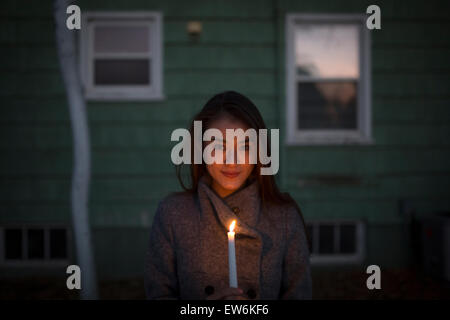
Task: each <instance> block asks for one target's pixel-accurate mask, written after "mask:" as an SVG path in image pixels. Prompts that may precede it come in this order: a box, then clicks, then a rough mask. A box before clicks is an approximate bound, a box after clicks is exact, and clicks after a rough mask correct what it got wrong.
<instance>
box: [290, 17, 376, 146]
mask: <svg viewBox="0 0 450 320" xmlns="http://www.w3.org/2000/svg"><path fill="white" fill-rule="evenodd" d="M366 18H367V17H366V16H365V15H359V14H333V15H331V14H287V15H286V26H285V27H286V29H285V32H286V125H287V134H286V143H287V145H316V144H333V145H334V144H372V143H374V141H373V138H372V125H371V122H372V118H371V117H372V111H371V74H370V72H371V52H370V41H371V40H370V31H369V30H368V29H367V27H366ZM299 22H302V23H305V22H306V23H356V24H358V25H359V26H360V38H359V58H360V59H359V70H360V72H359V74H360V76H359V79H358V93H357V101H358V103H357V104H358V105H357V129H356V130H349V129H339V130H335V129H334V130H331V129H330V130H324V129H317V130H305V129H303V130H300V129H297V128H298V126H297V119H298V110H297V107H298V104H297V101H298V100H297V86H296V84H297V80H296V77H298V76H297V75H296V70H295V27H296V24H297V23H299Z"/></svg>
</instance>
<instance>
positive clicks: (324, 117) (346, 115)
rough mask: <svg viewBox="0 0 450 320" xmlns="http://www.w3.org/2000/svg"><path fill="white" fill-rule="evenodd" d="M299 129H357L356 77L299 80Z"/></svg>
mask: <svg viewBox="0 0 450 320" xmlns="http://www.w3.org/2000/svg"><path fill="white" fill-rule="evenodd" d="M297 90H298V95H297V97H298V121H297V123H298V129H356V126H357V121H356V119H357V115H356V113H357V112H356V110H357V108H356V94H357V84H356V82H355V81H339V82H299V83H298V84H297Z"/></svg>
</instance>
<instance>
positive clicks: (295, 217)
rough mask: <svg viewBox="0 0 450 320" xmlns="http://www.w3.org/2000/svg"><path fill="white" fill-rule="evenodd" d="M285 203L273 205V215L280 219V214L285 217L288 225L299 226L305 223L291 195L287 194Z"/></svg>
mask: <svg viewBox="0 0 450 320" xmlns="http://www.w3.org/2000/svg"><path fill="white" fill-rule="evenodd" d="M285 195H286V197H285V201H284V202H282V203H272V204H269V205H270V206H271V210H270V211H272V212H273V214H275V215H277V217H279V215H280V213H281V214H282V215H283V216H284V217H285V221H286V223H287V224H288V225H297V224H299V223H300V224H302V223H303V213H302V211H301V209H300V206H299V205H298V203H297V202H296V201H295V199H293V198H292V197H291V196H290V195H289V194H285Z"/></svg>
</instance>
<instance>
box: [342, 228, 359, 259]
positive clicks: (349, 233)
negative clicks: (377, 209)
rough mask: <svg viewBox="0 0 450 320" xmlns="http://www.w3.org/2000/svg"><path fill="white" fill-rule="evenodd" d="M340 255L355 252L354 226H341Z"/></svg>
mask: <svg viewBox="0 0 450 320" xmlns="http://www.w3.org/2000/svg"><path fill="white" fill-rule="evenodd" d="M340 231H341V243H340V247H341V250H340V251H341V253H355V252H356V226H355V225H351V224H348V225H341V229H340Z"/></svg>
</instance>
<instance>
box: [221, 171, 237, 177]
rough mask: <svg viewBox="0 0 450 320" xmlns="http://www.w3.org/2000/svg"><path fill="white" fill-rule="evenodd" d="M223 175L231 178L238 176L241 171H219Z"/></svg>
mask: <svg viewBox="0 0 450 320" xmlns="http://www.w3.org/2000/svg"><path fill="white" fill-rule="evenodd" d="M220 172H221V173H222V174H223V175H224V176H225V177H227V178H230V179H233V178H236V177H237V176H239V175H240V174H241V173H240V172H239V171H220Z"/></svg>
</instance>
